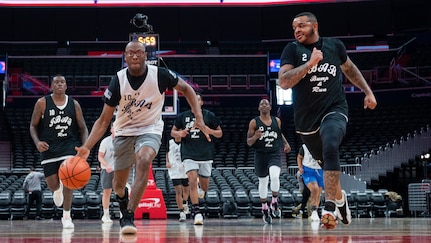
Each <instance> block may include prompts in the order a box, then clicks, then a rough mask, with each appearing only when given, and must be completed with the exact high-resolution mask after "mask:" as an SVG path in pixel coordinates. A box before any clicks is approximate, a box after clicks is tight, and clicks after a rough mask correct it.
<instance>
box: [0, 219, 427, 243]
mask: <svg viewBox="0 0 431 243" xmlns="http://www.w3.org/2000/svg"><path fill="white" fill-rule="evenodd" d="M73 222H74V224H75V229H74V230H63V229H62V225H61V222H60V220H41V221H35V220H1V221H0V242H31V243H38V242H43V243H49V242H62V243H67V242H71V243H72V242H73V243H90V242H91V243H92V242H103V243H112V242H158V243H162V242H167V243H170V242H174V243H180V242H181V243H183V242H184V243H186V242H220V243H221V242H223V243H230V242H232V243H233V242H235V243H254V242H313V243H314V242H316V243H317V242H319V243H320V242H334V243H335V242H337V243H350V242H367V243H369V242H391V243H393V242H400V243H401V242H403V243H404V242H415V243H416V242H431V219H430V218H359V219H356V218H355V219H353V221H352V223H351V224H350V225H349V226H344V225H341V223H340V224H339V225H338V226H337V228H336V229H335V230H330V231H328V230H323V229H320V227H319V225H318V224H317V225H311V223H310V222H309V221H308V220H307V219H293V218H283V219H276V220H274V221H273V223H272V224H271V225H265V224H264V223H263V221H262V219H260V218H243V219H205V221H204V223H205V224H204V225H202V226H194V225H193V223H192V221H191V220H190V219H189V220H188V221H187V222H184V223H180V222H178V221H177V220H176V219H167V220H154V219H153V220H148V219H147V220H136V221H135V224H136V227H137V228H138V233H137V234H136V235H127V236H121V235H120V234H119V230H120V226H119V223H118V220H115V221H114V223H113V224H102V223H101V221H99V220H74V221H73Z"/></svg>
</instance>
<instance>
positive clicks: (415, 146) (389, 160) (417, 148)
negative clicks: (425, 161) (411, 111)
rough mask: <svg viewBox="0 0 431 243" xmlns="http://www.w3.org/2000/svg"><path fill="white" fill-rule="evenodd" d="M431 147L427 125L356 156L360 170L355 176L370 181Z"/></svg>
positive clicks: (429, 129) (430, 136) (429, 130)
mask: <svg viewBox="0 0 431 243" xmlns="http://www.w3.org/2000/svg"><path fill="white" fill-rule="evenodd" d="M430 148H431V128H430V126H429V125H428V126H427V127H425V128H421V130H420V131H415V132H414V133H413V134H408V135H407V136H406V137H405V138H404V137H401V138H400V140H399V141H396V140H395V141H394V142H393V144H389V143H388V144H386V146H384V147H383V146H381V147H380V148H379V150H378V151H371V152H370V153H369V154H365V155H364V157H362V158H358V164H360V170H359V171H356V172H355V174H354V175H355V176H356V177H357V178H359V179H361V180H362V181H366V182H367V183H371V180H373V179H378V176H379V175H382V174H386V172H387V171H389V170H393V169H394V168H395V167H398V166H401V165H402V163H406V162H407V161H409V159H414V158H415V156H417V155H420V154H421V153H423V152H425V151H428V150H429V149H430Z"/></svg>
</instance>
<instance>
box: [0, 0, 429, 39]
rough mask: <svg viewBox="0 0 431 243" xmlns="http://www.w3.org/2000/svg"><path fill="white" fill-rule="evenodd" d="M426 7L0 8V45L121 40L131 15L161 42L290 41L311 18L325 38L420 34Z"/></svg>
mask: <svg viewBox="0 0 431 243" xmlns="http://www.w3.org/2000/svg"><path fill="white" fill-rule="evenodd" d="M430 10H431V1H425V0H409V1H402V0H378V1H365V2H350V3H349V2H348V3H328V4H295V5H287V6H276V5H273V6H259V7H226V6H224V7H148V8H142V7H139V8H132V7H127V8H125V7H124V8H103V7H91V8H82V7H81V8H78V7H75V8H72V7H68V8H37V7H33V8H12V7H3V8H0V21H1V23H2V29H1V31H0V41H46V40H51V41H66V40H71V41H74V40H86V41H92V40H96V39H98V40H100V41H115V40H125V39H127V38H128V34H129V33H130V32H132V31H134V29H133V26H132V25H131V24H130V23H129V21H130V19H131V18H132V17H133V16H134V15H135V14H136V13H142V14H145V15H147V16H148V17H149V24H151V25H153V27H154V31H155V32H157V33H159V34H160V37H161V41H162V42H163V41H171V42H179V41H182V42H186V41H201V40H212V41H243V40H248V41H250V40H254V41H255V40H271V39H290V38H292V30H291V20H292V18H293V16H294V15H295V14H297V13H299V12H302V11H311V12H314V13H315V14H316V15H317V17H318V19H319V22H320V33H321V35H325V36H339V35H340V36H341V35H342V36H346V35H362V34H375V35H376V36H382V35H385V34H391V33H400V32H411V31H415V32H417V31H423V30H429V29H430V28H431V17H430V16H431V15H430V14H429V11H430Z"/></svg>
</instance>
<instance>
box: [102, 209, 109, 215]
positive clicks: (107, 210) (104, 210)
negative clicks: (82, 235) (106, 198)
mask: <svg viewBox="0 0 431 243" xmlns="http://www.w3.org/2000/svg"><path fill="white" fill-rule="evenodd" d="M103 215H106V216H109V208H108V209H103Z"/></svg>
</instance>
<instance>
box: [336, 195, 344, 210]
mask: <svg viewBox="0 0 431 243" xmlns="http://www.w3.org/2000/svg"><path fill="white" fill-rule="evenodd" d="M341 195H342V197H341V199H335V204H336V205H337V207H342V206H344V194H341Z"/></svg>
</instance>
